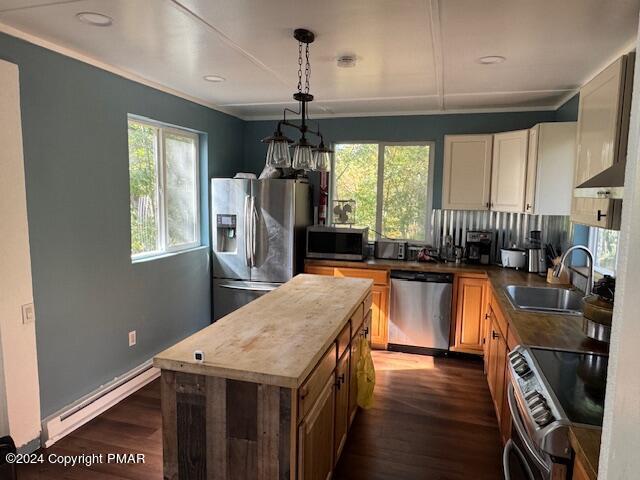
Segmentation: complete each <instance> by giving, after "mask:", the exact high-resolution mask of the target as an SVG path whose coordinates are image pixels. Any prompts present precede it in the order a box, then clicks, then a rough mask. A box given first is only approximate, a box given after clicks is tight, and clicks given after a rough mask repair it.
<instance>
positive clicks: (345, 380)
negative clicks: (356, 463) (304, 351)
mask: <svg viewBox="0 0 640 480" xmlns="http://www.w3.org/2000/svg"><path fill="white" fill-rule="evenodd" d="M350 365H351V350H350V349H347V351H346V352H345V353H344V355H343V356H342V358H341V359H340V360H339V361H338V367H337V368H336V383H335V388H336V414H335V433H334V451H335V458H336V461H337V459H338V458H340V454H341V453H342V449H343V448H344V444H345V442H346V441H347V430H348V429H349V423H350V422H349V387H350V386H351V381H350V377H349V372H350ZM354 373H355V372H354Z"/></svg>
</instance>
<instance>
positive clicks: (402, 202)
mask: <svg viewBox="0 0 640 480" xmlns="http://www.w3.org/2000/svg"><path fill="white" fill-rule="evenodd" d="M379 148H384V151H383V154H384V157H383V165H382V170H383V173H382V175H383V182H382V183H383V185H382V186H383V188H382V198H381V201H382V204H381V205H380V206H379V205H378V175H379V174H380V172H379V165H378V163H379V161H378V154H379ZM429 149H430V147H429V146H428V145H378V144H375V143H369V144H339V145H336V148H335V169H334V170H335V171H334V199H336V200H355V201H356V224H357V226H359V227H369V229H370V230H372V232H371V236H370V239H373V237H374V232H375V231H379V232H380V233H382V235H384V236H385V237H389V238H397V239H407V240H425V239H426V232H427V215H428V211H427V204H428V195H430V194H431V192H428V191H427V185H428V180H429V178H428V176H429V154H430V152H429ZM378 208H381V209H382V211H381V214H382V225H376V212H377V209H378Z"/></svg>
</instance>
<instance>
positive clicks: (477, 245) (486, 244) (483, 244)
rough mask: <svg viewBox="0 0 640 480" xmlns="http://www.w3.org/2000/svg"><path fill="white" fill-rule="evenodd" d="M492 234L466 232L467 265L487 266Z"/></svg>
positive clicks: (479, 231) (481, 231)
mask: <svg viewBox="0 0 640 480" xmlns="http://www.w3.org/2000/svg"><path fill="white" fill-rule="evenodd" d="M492 238H493V233H491V232H487V231H483V230H477V231H471V230H470V231H468V232H467V263H472V264H482V265H489V263H490V261H491V259H490V257H491V240H492Z"/></svg>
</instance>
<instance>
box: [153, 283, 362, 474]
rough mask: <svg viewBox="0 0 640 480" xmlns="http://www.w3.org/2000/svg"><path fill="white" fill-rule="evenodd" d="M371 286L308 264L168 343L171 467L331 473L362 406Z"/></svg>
mask: <svg viewBox="0 0 640 480" xmlns="http://www.w3.org/2000/svg"><path fill="white" fill-rule="evenodd" d="M371 287H372V282H371V280H364V279H346V278H327V277H322V276H318V275H299V276H297V277H295V278H294V279H293V280H291V281H290V282H288V283H287V284H285V285H283V286H282V287H280V288H278V289H276V290H274V291H273V292H271V293H269V294H267V295H265V296H263V297H261V298H259V299H258V300H255V301H254V302H252V303H250V304H249V305H246V306H245V307H243V308H241V309H239V310H237V311H236V312H233V313H232V314H230V315H228V316H227V317H224V318H223V319H220V320H218V322H216V323H215V324H213V325H211V326H209V327H207V328H205V329H204V330H201V331H200V332H198V333H196V334H194V335H192V336H191V337H189V338H187V339H185V340H183V341H182V342H180V343H178V344H177V345H175V346H174V347H171V348H170V349H168V350H166V351H165V352H162V353H161V354H159V355H158V356H157V357H156V358H155V359H154V364H155V365H156V366H157V367H160V368H161V369H162V379H161V389H162V390H161V404H162V428H163V457H164V478H165V479H168V480H175V479H181V480H199V479H208V480H218V479H220V480H227V479H260V480H285V479H287V480H295V479H299V480H316V479H318V480H325V479H326V478H328V477H329V476H330V475H331V472H332V471H333V468H334V466H335V464H336V463H337V461H338V459H339V457H340V454H341V452H342V449H343V447H344V445H345V442H346V437H347V432H348V430H349V428H350V426H351V423H352V422H353V419H354V418H355V414H356V412H357V408H358V407H357V380H356V365H357V362H358V359H359V356H360V346H361V342H362V341H367V342H368V341H370V340H369V338H370V333H369V331H370V324H371V303H372V295H371ZM238 331H240V332H243V333H242V335H241V337H242V338H240V339H239V338H237V332H238ZM231 332H234V333H233V335H234V336H235V337H236V338H229V337H228V335H227V334H231ZM363 338H364V339H365V340H361V339H363ZM198 349H200V350H202V351H204V353H205V360H204V361H203V362H201V363H200V362H196V361H194V359H193V351H194V350H198Z"/></svg>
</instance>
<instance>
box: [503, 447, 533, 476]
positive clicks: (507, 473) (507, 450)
mask: <svg viewBox="0 0 640 480" xmlns="http://www.w3.org/2000/svg"><path fill="white" fill-rule="evenodd" d="M511 451H513V453H515V454H516V456H517V457H518V459H519V460H520V463H521V464H522V468H524V471H525V473H526V474H527V479H528V480H536V477H534V476H533V472H532V471H531V467H530V466H529V462H527V458H526V457H525V456H524V453H522V450H520V449H519V448H518V446H517V445H516V444H515V443H513V440H511V439H509V440H507V443H506V444H505V446H504V450H503V451H502V468H503V470H504V480H511V472H510V471H509V454H510V453H511Z"/></svg>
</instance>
